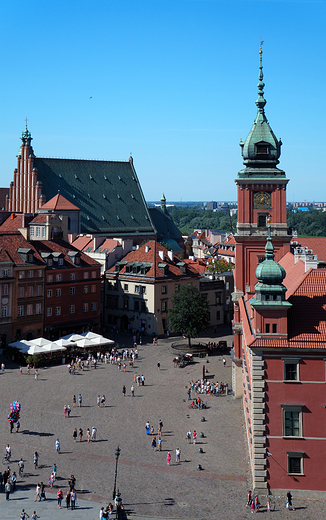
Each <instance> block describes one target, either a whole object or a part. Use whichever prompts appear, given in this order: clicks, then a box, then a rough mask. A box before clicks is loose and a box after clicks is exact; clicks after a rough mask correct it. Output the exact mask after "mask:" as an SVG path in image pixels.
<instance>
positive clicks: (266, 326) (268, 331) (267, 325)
mask: <svg viewBox="0 0 326 520" xmlns="http://www.w3.org/2000/svg"><path fill="white" fill-rule="evenodd" d="M270 328H271V326H270V324H269V323H266V325H265V332H266V334H269V333H270Z"/></svg>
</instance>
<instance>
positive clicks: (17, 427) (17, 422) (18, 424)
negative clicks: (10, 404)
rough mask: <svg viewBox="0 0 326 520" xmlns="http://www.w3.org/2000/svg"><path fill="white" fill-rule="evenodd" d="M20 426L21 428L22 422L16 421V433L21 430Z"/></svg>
mask: <svg viewBox="0 0 326 520" xmlns="http://www.w3.org/2000/svg"><path fill="white" fill-rule="evenodd" d="M19 428H20V422H19V421H16V433H18V432H19Z"/></svg>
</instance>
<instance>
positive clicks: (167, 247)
mask: <svg viewBox="0 0 326 520" xmlns="http://www.w3.org/2000/svg"><path fill="white" fill-rule="evenodd" d="M161 244H162V246H163V247H165V249H167V250H168V251H172V247H171V246H169V244H167V243H166V242H164V241H163V242H161Z"/></svg>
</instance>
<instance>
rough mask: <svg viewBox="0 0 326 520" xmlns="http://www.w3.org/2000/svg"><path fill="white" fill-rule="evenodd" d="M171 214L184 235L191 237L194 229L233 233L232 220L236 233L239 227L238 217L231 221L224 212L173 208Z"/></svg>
mask: <svg viewBox="0 0 326 520" xmlns="http://www.w3.org/2000/svg"><path fill="white" fill-rule="evenodd" d="M169 213H170V215H171V217H172V220H173V222H174V223H175V225H176V226H177V228H178V229H180V231H181V233H182V234H183V235H190V233H192V232H193V230H194V229H219V230H221V231H227V232H231V220H232V225H233V228H234V231H235V229H236V225H237V217H236V215H233V216H232V217H231V220H230V216H229V214H228V213H224V211H211V210H204V209H197V208H177V207H173V208H171V209H169Z"/></svg>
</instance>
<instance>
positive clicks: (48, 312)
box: [46, 307, 52, 317]
mask: <svg viewBox="0 0 326 520" xmlns="http://www.w3.org/2000/svg"><path fill="white" fill-rule="evenodd" d="M46 315H47V316H48V317H49V316H52V307H48V308H47V309H46Z"/></svg>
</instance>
